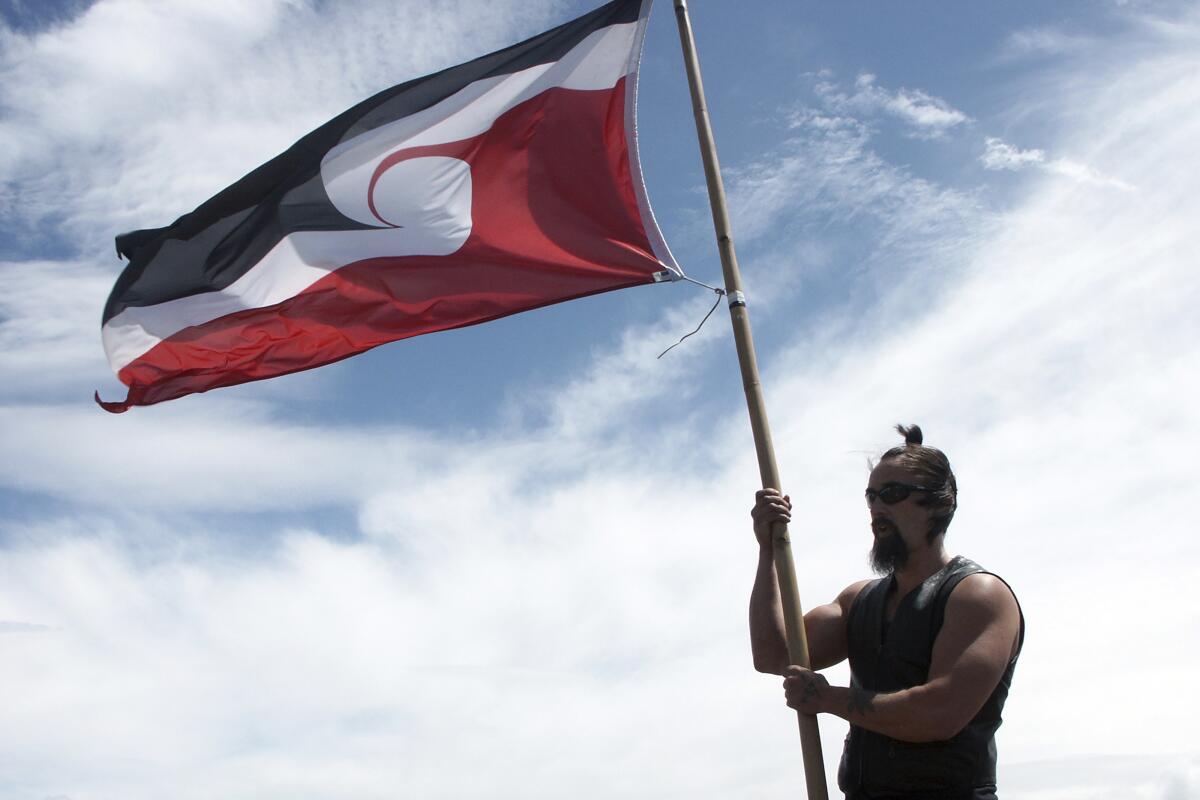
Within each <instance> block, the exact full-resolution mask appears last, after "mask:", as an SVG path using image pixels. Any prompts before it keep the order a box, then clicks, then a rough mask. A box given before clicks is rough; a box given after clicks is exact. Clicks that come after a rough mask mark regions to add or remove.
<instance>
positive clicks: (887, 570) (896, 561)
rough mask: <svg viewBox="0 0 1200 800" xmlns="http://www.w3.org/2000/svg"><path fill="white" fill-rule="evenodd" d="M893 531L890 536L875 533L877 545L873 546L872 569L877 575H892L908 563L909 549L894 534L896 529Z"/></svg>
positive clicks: (897, 535) (896, 534) (878, 532)
mask: <svg viewBox="0 0 1200 800" xmlns="http://www.w3.org/2000/svg"><path fill="white" fill-rule="evenodd" d="M885 522H886V521H885ZM872 527H874V526H872ZM892 531H893V532H892V533H888V534H883V533H882V532H880V531H878V530H876V531H875V543H874V544H873V545H872V546H871V569H873V570H875V574H877V575H891V574H892V573H893V572H895V571H896V570H898V569H900V568H901V567H903V566H904V565H905V564H906V563H908V547H907V546H905V544H904V540H903V539H901V538H900V535H899V534H898V533H895V532H894V531H895V528H894V527H893V528H892Z"/></svg>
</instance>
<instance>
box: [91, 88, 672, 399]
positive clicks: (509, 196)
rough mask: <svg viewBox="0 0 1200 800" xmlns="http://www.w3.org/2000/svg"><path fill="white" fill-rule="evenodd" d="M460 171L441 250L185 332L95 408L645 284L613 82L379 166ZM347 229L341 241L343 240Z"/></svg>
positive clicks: (559, 95) (552, 98)
mask: <svg viewBox="0 0 1200 800" xmlns="http://www.w3.org/2000/svg"><path fill="white" fill-rule="evenodd" d="M420 156H450V157H454V158H459V159H462V160H464V161H466V162H468V163H469V164H470V166H471V179H472V183H473V191H472V201H471V202H472V206H471V216H472V229H471V234H470V236H469V237H468V239H467V240H466V242H465V243H464V244H463V246H462V247H461V248H460V249H459V250H457V251H456V252H455V253H453V254H451V255H448V256H437V257H435V256H405V257H399V258H373V259H368V260H363V261H358V262H355V263H352V264H349V265H346V266H344V267H341V268H339V269H338V270H337V271H335V272H333V273H330V274H329V275H328V276H327V277H326V278H323V279H321V280H320V281H318V282H317V283H315V284H313V285H312V286H310V287H308V288H307V289H305V290H304V291H303V292H301V293H300V294H298V295H296V296H295V297H292V298H290V299H288V300H286V301H284V302H282V303H279V304H276V305H274V306H270V307H266V308H256V309H250V310H247V311H243V312H239V313H236V314H231V315H228V316H225V317H221V318H219V319H216V320H213V321H211V322H208V323H205V324H203V325H198V326H194V327H190V328H186V329H184V330H182V331H179V332H178V333H176V334H174V335H172V336H170V337H169V338H167V339H165V340H163V341H162V342H160V343H159V344H158V345H156V346H155V347H153V348H152V349H151V350H149V351H148V352H146V353H144V354H143V355H141V356H139V357H138V358H137V359H135V360H134V361H133V362H132V363H130V364H129V365H127V366H126V367H125V368H124V369H122V370H121V371H120V373H119V375H118V377H119V378H120V379H121V381H122V382H123V383H125V384H127V385H128V386H129V387H130V391H129V397H128V398H127V399H126V401H125V402H124V403H101V405H102V406H104V407H105V408H106V409H107V410H109V411H124V410H126V409H127V408H128V407H129V406H131V405H149V404H152V403H158V402H161V401H163V400H170V399H173V398H176V397H181V396H183V395H186V394H191V393H194V392H203V391H206V390H208V389H213V388H216V387H219V386H230V385H234V384H238V383H244V382H246V381H252V380H258V379H262V378H268V377H273V376H277V375H284V374H287V373H290V372H296V371H299V370H304V369H310V368H312V367H316V366H320V365H323V364H328V363H330V362H333V361H337V360H339V359H342V358H346V357H348V356H351V355H354V354H356V353H360V352H363V351H364V350H368V349H370V348H372V347H375V346H377V345H380V344H384V343H386V342H389V341H395V340H397V339H403V338H407V337H410V336H417V335H420V334H424V333H432V332H434V331H441V330H447V329H450V328H457V327H462V326H464V325H472V324H475V323H479V322H486V321H488V320H492V319H496V318H498V317H502V316H506V315H508V314H513V313H516V312H519V311H525V310H529V309H533V308H537V307H540V306H544V305H549V304H551V303H557V302H560V301H563V300H569V299H572V298H577V297H582V296H585V295H589V294H595V293H597V292H603V291H608V290H611V289H618V288H623V287H626V286H633V285H636V284H642V283H651V282H653V280H654V278H653V274H654V272H655V271H657V270H658V269H660V265H659V263H658V260H657V259H656V257H655V255H654V253H653V250H652V248H651V245H650V243H649V241H648V239H647V235H646V231H645V228H644V226H643V224H642V220H641V216H640V213H639V210H638V203H637V198H636V195H635V191H634V187H633V183H632V178H631V173H630V168H629V154H628V149H627V146H626V141H625V79H621V80H620V81H619V82H618V83H617V84H616V86H615V87H614V88H613V89H611V90H601V91H596V90H591V91H575V90H569V89H551V90H549V91H546V92H544V93H542V94H540V95H538V96H537V97H534V98H532V99H530V100H529V101H527V102H525V103H522V104H520V105H518V106H516V107H514V108H513V109H511V110H509V111H508V112H506V113H505V114H503V115H501V116H500V117H498V118H497V119H496V122H495V124H494V125H493V126H492V127H491V128H490V129H489V130H488V131H487V132H486V133H484V134H481V135H480V136H477V137H473V138H471V139H466V140H462V141H459V142H452V143H448V144H444V145H434V146H428V147H420V148H412V149H410V150H407V151H401V152H398V153H396V154H395V156H394V157H390V160H391V161H393V162H394V161H396V160H399V159H402V158H416V157H420ZM347 235H353V233H348V234H347Z"/></svg>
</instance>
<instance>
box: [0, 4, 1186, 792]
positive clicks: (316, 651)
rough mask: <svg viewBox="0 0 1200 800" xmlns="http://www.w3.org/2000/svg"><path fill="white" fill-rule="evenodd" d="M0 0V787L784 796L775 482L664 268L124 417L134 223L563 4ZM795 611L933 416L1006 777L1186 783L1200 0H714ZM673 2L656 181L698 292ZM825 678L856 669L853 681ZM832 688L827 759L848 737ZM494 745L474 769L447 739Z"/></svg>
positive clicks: (857, 564)
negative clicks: (766, 626)
mask: <svg viewBox="0 0 1200 800" xmlns="http://www.w3.org/2000/svg"><path fill="white" fill-rule="evenodd" d="M429 5H430V4H425V3H408V2H395V1H394V0H392V1H391V2H386V3H385V2H381V1H379V2H377V1H376V0H354V2H339V3H309V2H298V1H296V2H284V1H283V0H277V1H275V2H272V1H271V0H263V2H258V3H252V4H246V3H236V2H232V0H230V1H229V2H216V1H214V0H208V1H207V2H200V0H176V2H172V3H170V4H166V3H152V2H145V1H143V0H100V1H99V2H96V3H92V4H90V5H88V4H84V3H75V2H61V3H45V2H41V3H31V2H26V1H25V0H21V1H20V2H18V0H8V1H7V2H3V3H0V18H2V20H3V23H2V24H0V375H2V376H3V380H2V381H0V431H2V435H0V646H2V647H3V652H4V658H3V659H0V687H3V689H0V705H2V706H3V707H4V709H5V712H4V716H5V724H4V725H3V726H0V753H4V754H5V755H4V756H2V757H0V795H3V796H4V797H6V798H7V797H14V798H35V799H36V800H43V798H51V797H53V798H63V797H66V798H71V800H83V798H117V797H120V798H131V799H133V800H137V798H149V797H158V796H162V795H164V794H166V793H170V794H171V795H172V796H179V797H183V798H187V797H197V798H200V797H203V798H210V797H214V796H221V797H247V798H248V797H254V798H264V797H266V798H271V797H281V798H282V797H287V798H305V797H314V798H317V797H342V796H353V797H380V798H382V797H395V796H396V795H397V794H400V795H403V796H410V797H447V798H450V797H557V796H560V795H561V794H562V793H563V791H564V790H569V791H572V792H573V793H575V794H578V795H582V796H588V797H591V796H595V797H614V796H618V797H650V796H655V797H662V796H666V797H673V796H682V795H685V794H686V795H690V796H696V797H729V796H738V797H750V798H781V797H792V796H796V794H797V793H798V792H800V791H801V790H802V789H801V787H802V786H803V781H802V778H801V776H800V766H799V754H798V743H797V740H796V736H795V727H794V721H793V718H792V716H791V714H790V713H789V712H787V710H786V709H785V708H784V707H783V705H782V696H781V692H780V691H779V689H778V687H777V685H776V681H775V680H774V679H772V678H769V677H764V676H760V675H757V674H755V673H753V671H752V669H751V666H750V659H749V653H748V641H747V636H746V633H745V622H744V615H745V603H746V599H747V594H748V590H749V584H750V580H751V578H752V572H753V567H754V562H755V552H754V546H753V539H752V537H751V535H750V532H749V528H748V521H749V520H748V516H747V513H746V512H747V510H748V507H749V504H750V499H751V497H752V493H753V490H754V488H755V483H756V476H757V473H756V470H755V466H754V462H753V453H752V448H751V443H750V435H749V430H748V425H747V424H746V418H745V410H744V406H743V401H742V393H741V388H740V385H739V381H738V377H737V369H736V363H735V358H734V353H733V348H732V345H731V341H730V336H729V331H728V322H727V321H726V320H727V318H726V316H725V312H724V310H723V309H721V310H720V311H719V312H718V313H717V314H714V316H713V318H712V319H711V320H710V321H709V323H708V325H707V326H706V327H705V329H704V330H703V332H702V333H701V334H700V335H698V336H695V337H692V338H691V339H689V340H688V341H687V343H685V344H684V345H683V346H682V347H680V348H676V349H675V350H673V351H672V352H671V354H670V355H668V356H667V357H666V358H664V359H662V360H656V359H655V356H656V355H657V353H658V352H659V351H661V350H662V349H663V348H665V347H666V346H668V345H669V344H671V343H673V342H674V341H675V340H676V339H678V337H679V336H680V335H682V334H683V333H685V332H687V331H689V330H691V329H692V327H694V326H695V324H696V323H697V322H698V321H699V319H700V318H701V317H702V316H703V315H704V313H705V312H706V311H707V309H708V306H709V305H710V303H711V295H710V294H707V293H705V292H703V291H701V290H698V289H696V288H695V287H690V286H686V285H681V284H674V285H660V286H653V287H644V288H638V289H631V290H626V291H622V292H615V293H611V294H607V295H601V296H597V297H592V298H587V299H585V300H581V301H577V302H573V303H569V304H563V305H560V306H556V307H551V308H548V309H542V310H539V311H536V312H530V313H527V314H523V315H518V316H515V317H511V318H508V319H506V320H501V321H497V322H494V323H490V324H488V325H485V326H477V327H474V328H469V329H464V330H460V331H452V332H447V333H444V334H438V335H435V336H428V337H422V338H418V339H413V340H409V341H406V342H402V343H397V344H393V345H388V346H385V347H381V348H378V349H377V350H375V351H373V352H371V353H368V354H365V355H363V356H360V357H357V358H354V359H350V360H348V361H345V362H341V363H339V364H336V365H332V366H330V367H327V368H324V369H320V370H316V371H312V372H308V373H304V374H300V375H294V376H288V377H286V378H281V379H277V380H273V381H268V382H262V383H258V384H252V385H246V386H242V387H235V388H231V389H226V390H220V391H216V392H212V393H209V394H206V395H202V396H194V397H189V398H184V399H181V400H178V401H174V402H171V403H168V404H163V405H160V406H155V407H152V408H145V409H134V410H133V411H131V412H130V413H128V414H125V415H122V416H119V417H112V416H109V415H106V414H104V413H103V412H101V411H99V410H98V409H97V408H95V407H94V405H93V404H92V403H91V392H92V390H93V389H95V388H99V389H100V390H101V393H102V394H103V395H105V396H106V397H116V396H117V395H119V394H120V393H121V387H120V385H119V384H118V383H117V382H116V380H115V378H114V377H113V376H112V375H111V373H110V372H109V371H108V367H107V365H106V363H105V360H104V357H103V354H102V350H101V347H100V341H99V316H100V309H101V306H102V304H103V302H104V299H105V297H106V295H107V292H108V289H109V288H110V287H111V284H112V281H113V279H114V278H115V276H116V274H117V273H118V271H119V269H120V267H121V264H120V262H119V261H118V260H117V259H116V257H115V256H114V255H113V250H112V237H113V235H114V234H115V233H117V232H120V231H123V230H128V229H132V228H136V227H148V226H156V225H161V224H164V223H165V222H168V221H170V220H172V219H174V218H175V217H176V216H178V215H179V214H180V213H183V212H185V211H187V210H190V209H191V208H193V207H194V206H195V205H197V204H198V203H199V202H201V201H202V200H204V199H205V198H206V197H208V196H210V195H211V194H212V193H213V192H215V191H217V190H219V189H220V188H222V187H223V186H225V185H227V184H228V183H229V182H231V181H233V180H235V179H236V178H237V177H239V176H240V175H242V174H244V173H245V172H246V171H248V170H249V169H251V168H253V167H254V166H256V165H257V164H258V163H261V162H262V161H263V160H265V159H267V158H269V157H270V156H272V155H274V154H275V153H277V152H279V151H280V150H282V149H283V148H285V147H286V146H287V145H289V144H290V143H291V142H292V141H294V140H295V139H296V138H297V137H298V136H299V135H301V134H303V133H304V132H305V131H307V130H309V129H311V128H312V127H314V126H316V125H317V124H320V123H321V122H322V121H324V120H325V119H327V118H328V117H330V116H331V115H332V114H334V113H337V112H338V111H340V110H342V109H343V108H345V107H348V106H349V105H350V104H352V103H353V102H354V101H356V100H357V99H360V98H361V97H364V96H367V95H369V94H371V93H372V92H374V91H377V90H379V89H381V88H383V87H385V86H388V85H391V84H393V83H396V82H399V81H401V80H404V79H407V78H411V77H414V76H417V75H421V74H426V73H428V72H431V71H433V70H435V69H439V68H441V67H444V66H448V65H450V64H454V63H458V62H460V61H463V60H466V59H468V58H471V57H473V56H475V55H478V54H481V53H484V52H487V51H490V50H492V49H495V48H497V47H500V46H503V45H505V44H509V43H512V42H514V41H517V40H519V39H522V38H524V37H526V36H529V35H531V34H533V33H536V32H538V31H540V30H543V29H545V28H547V27H550V26H551V25H553V24H556V23H558V22H560V21H563V20H565V19H568V18H570V17H572V16H574V15H577V14H579V13H582V12H583V11H584V10H586V9H587V8H588V5H587V4H584V3H578V2H562V1H557V0H522V2H509V1H508V0H489V1H488V2H484V1H483V0H457V1H456V2H447V3H444V4H437V5H438V9H437V10H436V13H435V11H433V10H431V9H430V8H429ZM693 14H694V24H695V27H696V34H697V40H698V44H699V47H700V55H701V59H702V65H703V69H704V77H705V83H706V87H707V89H708V97H709V105H710V109H711V112H712V115H713V122H714V127H715V131H716V135H717V142H718V146H719V148H720V154H721V160H722V166H723V168H724V172H725V177H726V182H727V187H728V190H729V194H730V200H731V204H732V207H731V211H732V214H733V220H734V235H735V240H736V242H737V245H738V254H739V258H740V261H741V263H742V267H743V272H744V277H745V280H746V283H747V292H748V294H749V296H750V300H751V305H750V308H751V315H752V321H753V323H754V327H755V335H756V340H757V344H758V350H759V357H760V362H761V366H762V369H763V378H764V385H765V388H766V393H767V401H768V408H769V410H770V413H771V418H772V424H773V426H774V429H775V438H776V449H777V452H778V454H779V459H780V463H781V468H782V472H783V475H784V479H785V483H786V486H788V487H792V488H791V493H792V495H793V497H796V498H800V499H801V502H800V503H799V504H798V513H797V523H796V528H797V531H798V534H799V541H800V545H799V548H800V550H799V552H798V558H799V562H800V563H799V568H800V590H801V597H802V598H803V599H804V601H805V605H806V606H810V605H812V604H814V603H815V602H819V601H825V600H828V599H830V598H832V597H833V596H834V595H835V594H836V592H837V591H838V590H839V589H841V588H842V587H843V586H845V585H847V584H848V583H850V582H852V581H853V580H855V579H858V578H861V577H864V576H865V575H866V571H867V567H866V560H865V552H866V550H867V548H868V546H869V529H868V527H867V524H866V515H865V514H864V513H863V512H864V509H863V508H862V501H861V490H862V485H863V482H864V480H865V477H866V466H865V465H866V461H867V459H868V458H869V457H870V456H871V455H873V454H876V453H878V452H879V451H880V450H882V449H883V448H885V447H887V446H890V445H891V444H893V443H894V436H893V434H891V433H890V425H891V424H893V423H895V422H900V421H904V422H918V423H920V424H921V425H922V426H923V427H924V428H925V430H926V435H927V441H929V442H930V443H931V444H935V445H938V446H941V447H944V449H946V451H947V452H948V453H949V455H950V457H951V459H952V460H953V462H954V463H955V466H956V468H957V470H958V474H959V482H960V486H961V487H962V498H961V506H962V508H961V511H960V513H959V515H958V518H957V519H956V521H955V524H954V526H953V527H952V529H951V531H950V538H949V540H948V542H947V544H948V546H949V547H950V549H952V550H954V551H957V552H962V553H964V554H966V555H968V556H971V557H973V558H975V559H977V560H979V561H981V562H982V563H984V564H986V565H988V566H989V567H991V568H993V569H995V570H996V571H997V572H999V573H1000V574H1002V575H1004V576H1005V577H1006V578H1007V579H1008V580H1009V581H1010V583H1012V584H1013V585H1014V587H1015V588H1016V590H1017V593H1018V596H1019V597H1020V598H1021V600H1022V603H1023V605H1024V608H1025V611H1026V614H1027V616H1028V618H1029V637H1028V641H1027V649H1026V653H1025V655H1024V656H1023V659H1022V662H1021V664H1020V666H1019V667H1018V671H1017V675H1016V682H1015V686H1014V690H1013V695H1012V698H1011V700H1010V704H1009V713H1008V721H1007V722H1006V724H1005V726H1004V728H1003V729H1002V730H1001V733H1000V738H999V745H1000V753H1001V769H1002V773H1001V780H1002V783H1003V786H1002V788H1003V789H1004V795H1005V796H1006V797H1009V798H1021V799H1022V800H1041V799H1042V798H1045V799H1046V800H1050V798H1054V799H1055V800H1073V799H1074V798H1080V799H1081V800H1082V798H1114V800H1115V798H1121V800H1125V798H1155V799H1156V800H1157V799H1159V798H1161V799H1162V800H1187V799H1188V798H1195V797H1200V751H1198V750H1197V749H1196V748H1195V746H1194V745H1192V744H1191V742H1192V740H1193V739H1194V736H1192V735H1191V730H1192V720H1193V719H1194V717H1195V714H1196V712H1197V711H1200V709H1198V708H1197V707H1196V701H1195V699H1194V697H1193V696H1192V695H1193V694H1194V693H1192V692H1190V691H1188V690H1187V689H1186V688H1185V687H1187V686H1190V685H1191V682H1192V680H1193V678H1192V672H1193V669H1192V667H1191V665H1192V664H1194V662H1195V659H1196V657H1197V656H1200V650H1198V648H1197V642H1196V639H1195V636H1194V632H1195V630H1196V623H1197V619H1196V613H1195V609H1194V604H1191V603H1188V602H1186V601H1185V602H1179V601H1176V600H1174V599H1172V597H1171V596H1172V595H1173V593H1174V592H1172V591H1170V590H1168V588H1167V587H1171V589H1173V588H1174V587H1180V588H1183V589H1186V587H1187V586H1189V585H1190V584H1191V583H1193V582H1194V581H1195V578H1196V572H1195V566H1194V565H1195V563H1197V558H1198V557H1200V548H1198V547H1197V545H1196V544H1195V541H1194V534H1193V532H1192V530H1191V529H1192V528H1193V527H1194V524H1192V525H1189V524H1188V523H1189V521H1190V520H1191V519H1192V518H1193V516H1194V511H1193V509H1192V508H1191V506H1192V498H1193V497H1194V495H1195V493H1194V491H1191V490H1190V489H1189V485H1190V481H1191V476H1190V469H1189V467H1190V461H1191V459H1192V450H1194V445H1193V443H1194V442H1196V441H1200V415H1198V414H1197V412H1196V410H1195V407H1194V403H1193V402H1192V401H1191V397H1192V394H1193V391H1192V390H1193V389H1195V388H1196V384H1197V380H1198V379H1197V375H1198V374H1200V371H1198V370H1197V367H1200V359H1198V358H1197V344H1196V343H1197V342H1198V341H1200V323H1197V321H1196V314H1195V313H1194V309H1195V307H1196V306H1197V302H1198V301H1200V296H1198V295H1200V286H1198V283H1200V281H1198V280H1197V277H1196V266H1197V257H1198V256H1197V254H1198V253H1200V247H1198V244H1200V242H1198V241H1197V233H1196V225H1195V220H1196V219H1197V218H1200V201H1198V200H1197V198H1198V197H1200V193H1198V192H1197V189H1198V188H1200V152H1198V150H1200V144H1197V143H1198V142H1200V111H1198V109H1200V77H1198V76H1200V15H1198V14H1197V12H1196V8H1195V6H1194V5H1193V4H1188V3H1177V2H1135V1H1133V0H1130V1H1129V2H1103V1H1102V0H1090V1H1089V2H1074V3H1072V2H1060V3H1054V4H1048V3H1037V4H1035V3H1019V4H1016V3H1010V4H989V5H982V4H960V3H925V4H920V5H912V4H882V3H881V4H876V5H872V6H869V7H868V6H849V5H847V4H831V3H772V2H756V1H754V0H751V1H750V2H744V3H737V4H727V3H721V4H717V3H702V2H696V3H693ZM681 61H682V60H681V57H680V54H679V46H678V41H677V37H676V32H675V27H674V19H673V15H672V13H671V8H670V3H668V2H664V0H660V2H659V3H658V4H657V7H656V8H655V11H654V16H653V18H652V20H651V25H650V31H649V35H648V39H647V46H646V53H645V58H644V61H643V66H642V77H641V81H642V82H641V95H640V100H641V105H640V112H639V129H640V142H641V151H642V158H643V167H644V171H645V177H646V183H647V187H648V192H649V195H650V198H651V201H652V203H653V205H654V207H655V211H656V214H657V216H658V219H659V223H660V225H661V226H662V228H663V230H664V233H665V235H666V239H667V241H668V243H669V244H670V245H671V247H672V250H673V251H674V252H675V254H676V256H677V258H678V259H679V260H680V261H681V263H682V264H683V266H684V267H685V269H686V270H687V271H688V272H689V273H690V274H692V275H694V276H696V277H697V278H700V279H702V280H707V281H710V282H714V281H717V280H719V265H718V262H717V256H716V250H715V247H714V242H713V235H712V229H711V224H710V222H709V219H708V209H707V201H706V198H705V195H704V191H703V185H704V182H703V176H702V174H701V171H700V161H699V156H698V152H697V149H696V145H695V136H694V128H693V124H692V119H691V112H690V107H689V104H688V98H687V92H686V85H685V82H684V76H683V72H682V63H681ZM830 677H831V679H832V680H834V681H843V682H844V681H845V679H846V678H845V671H844V669H838V668H835V669H834V670H831V671H830ZM844 730H845V729H844V725H843V724H842V723H840V721H837V720H824V721H823V722H822V734H823V738H824V741H825V751H826V760H827V762H829V765H830V768H829V775H830V778H831V780H832V776H833V774H834V769H833V765H834V763H835V761H836V756H837V753H838V751H839V747H840V738H841V736H842V735H843V734H844ZM464 764H468V765H470V766H469V768H466V769H464V766H463V765H464Z"/></svg>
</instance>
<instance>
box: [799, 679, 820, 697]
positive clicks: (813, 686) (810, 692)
mask: <svg viewBox="0 0 1200 800" xmlns="http://www.w3.org/2000/svg"><path fill="white" fill-rule="evenodd" d="M820 694H821V687H819V686H817V682H816V681H814V680H813V679H812V678H810V677H808V676H807V675H805V676H804V697H803V698H802V699H803V700H805V701H808V700H812V699H813V698H814V697H818V696H820Z"/></svg>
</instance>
